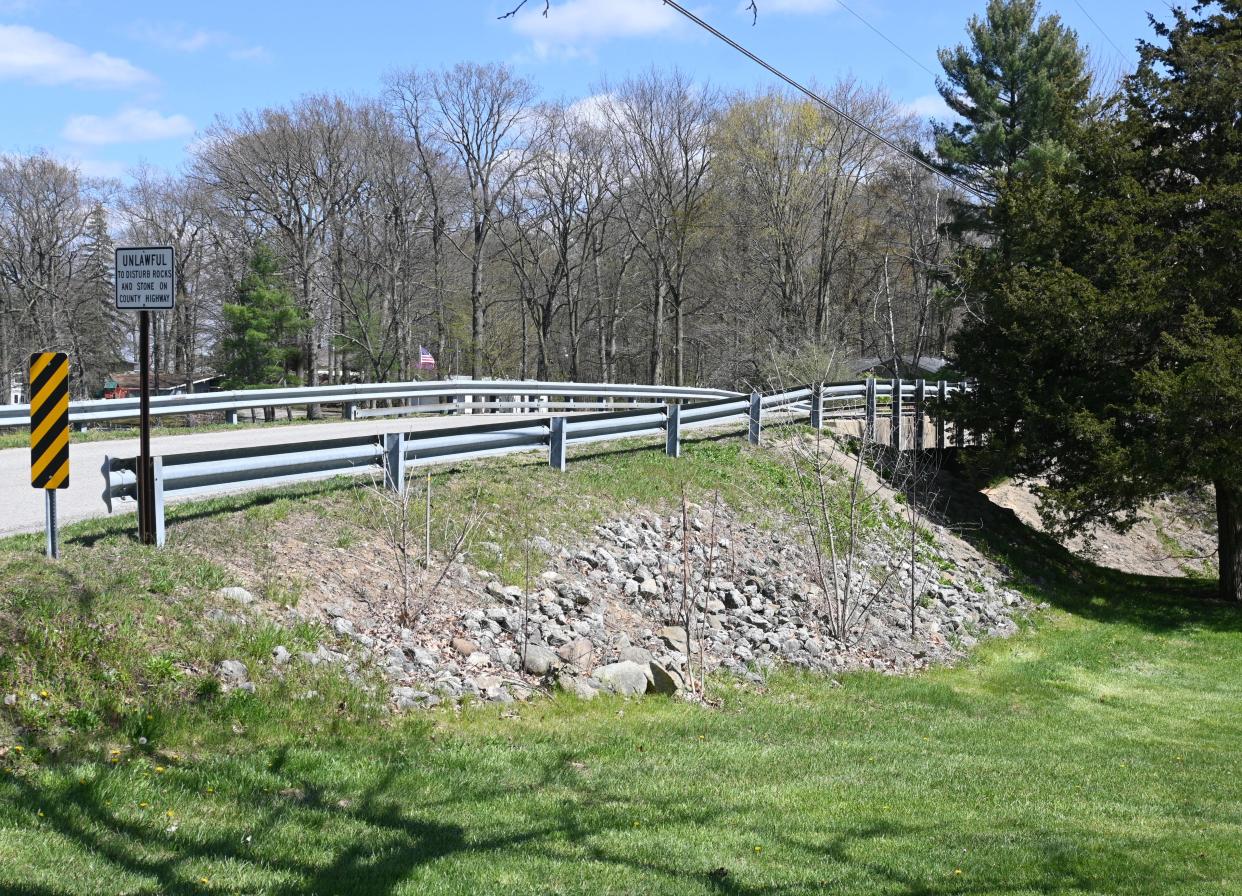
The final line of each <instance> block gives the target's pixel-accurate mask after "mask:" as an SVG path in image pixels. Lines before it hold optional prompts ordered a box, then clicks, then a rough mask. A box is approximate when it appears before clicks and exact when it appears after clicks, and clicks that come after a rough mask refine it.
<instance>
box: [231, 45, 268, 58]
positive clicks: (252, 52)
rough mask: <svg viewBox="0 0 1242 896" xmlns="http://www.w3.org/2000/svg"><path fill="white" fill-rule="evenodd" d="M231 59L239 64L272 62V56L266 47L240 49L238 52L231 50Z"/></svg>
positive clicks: (256, 46)
mask: <svg viewBox="0 0 1242 896" xmlns="http://www.w3.org/2000/svg"><path fill="white" fill-rule="evenodd" d="M229 58H230V59H235V60H237V61H238V62H271V61H272V54H271V53H269V52H268V51H267V48H266V47H261V46H258V45H257V44H256V45H255V46H253V47H238V48H237V49H236V50H229Z"/></svg>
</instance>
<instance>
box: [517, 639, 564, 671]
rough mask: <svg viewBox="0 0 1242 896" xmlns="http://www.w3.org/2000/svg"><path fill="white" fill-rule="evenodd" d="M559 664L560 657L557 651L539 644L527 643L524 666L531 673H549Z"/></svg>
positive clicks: (523, 659) (523, 660)
mask: <svg viewBox="0 0 1242 896" xmlns="http://www.w3.org/2000/svg"><path fill="white" fill-rule="evenodd" d="M558 665H560V657H558V656H557V655H556V651H554V650H552V649H551V648H548V647H543V646H541V645H538V644H528V645H526V654H525V656H524V657H523V658H522V668H523V669H525V670H526V671H527V672H529V673H530V674H531V675H547V674H548V673H549V672H551V671H552V669H554V668H555V667H556V666H558Z"/></svg>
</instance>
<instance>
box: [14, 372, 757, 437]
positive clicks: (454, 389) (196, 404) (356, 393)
mask: <svg viewBox="0 0 1242 896" xmlns="http://www.w3.org/2000/svg"><path fill="white" fill-rule="evenodd" d="M738 394H740V393H737V392H730V391H728V390H725V389H699V388H693V387H682V386H647V385H639V384H628V383H551V382H541V381H536V380H460V381H459V380H451V381H450V380H435V381H428V382H408V383H351V384H348V385H341V386H305V387H293V388H288V389H242V390H235V391H231V392H197V393H191V394H188V395H156V396H152V398H151V414H152V416H156V417H169V416H174V415H178V414H203V413H212V412H215V413H223V414H225V416H226V419H228V420H229V422H231V423H235V422H237V412H238V411H244V410H250V409H251V408H266V407H282V408H288V407H300V406H304V405H317V404H339V405H342V406H343V407H344V409H345V413H344V415H343V416H345V417H348V418H349V419H356V418H357V417H359V416H364V415H369V412H365V411H363V412H361V413H360V412H359V408H358V406H359V405H361V404H364V403H366V402H375V401H429V400H431V401H432V404H430V405H407V406H403V407H399V408H384V409H382V410H383V411H384V412H386V413H388V414H396V413H410V414H412V413H420V412H423V411H446V410H453V411H458V410H464V411H466V412H469V411H471V410H474V409H484V408H495V407H500V406H502V405H505V406H509V407H515V406H520V408H521V409H526V410H535V411H539V412H546V411H547V410H549V409H550V408H549V403H550V402H552V400H553V399H563V400H565V401H566V402H567V403H571V404H572V403H573V402H575V401H576V400H577V399H584V398H586V399H593V400H595V401H596V402H600V403H602V402H608V401H624V402H627V403H628V402H635V401H644V400H645V401H649V402H650V401H658V402H664V401H669V400H693V399H705V398H722V397H727V396H732V395H738ZM476 396H487V397H497V396H507V397H508V399H509V401H508V402H507V403H505V402H501V403H498V404H493V403H489V402H478V401H476V400H475V397H476ZM435 399H439V401H438V402H435V401H434V400H435ZM138 404H139V399H138V397H137V396H135V397H133V398H103V399H93V400H89V401H71V402H70V403H69V422H70V423H102V422H115V421H119V420H133V419H136V418H137V417H138ZM515 409H517V408H515ZM376 416H378V415H376ZM29 425H30V405H28V404H12V405H0V427H5V426H29Z"/></svg>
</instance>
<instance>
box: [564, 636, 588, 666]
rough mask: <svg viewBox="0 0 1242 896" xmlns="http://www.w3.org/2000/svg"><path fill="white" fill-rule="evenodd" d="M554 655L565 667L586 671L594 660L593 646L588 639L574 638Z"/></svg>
mask: <svg viewBox="0 0 1242 896" xmlns="http://www.w3.org/2000/svg"><path fill="white" fill-rule="evenodd" d="M556 655H557V656H559V657H560V658H561V662H563V663H565V665H567V666H574V667H576V668H578V669H582V670H583V671H588V670H590V668H591V663H592V660H593V659H594V658H595V645H594V644H592V643H591V641H590V639H589V638H575V639H574V640H573V641H570V642H569V643H568V644H564V645H562V646H561V648H560V649H559V650H557V651H556Z"/></svg>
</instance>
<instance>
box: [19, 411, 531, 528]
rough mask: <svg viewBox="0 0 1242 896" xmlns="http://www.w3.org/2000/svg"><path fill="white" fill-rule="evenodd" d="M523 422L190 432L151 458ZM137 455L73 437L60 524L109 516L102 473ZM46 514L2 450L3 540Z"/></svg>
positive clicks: (26, 459)
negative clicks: (108, 462) (113, 460)
mask: <svg viewBox="0 0 1242 896" xmlns="http://www.w3.org/2000/svg"><path fill="white" fill-rule="evenodd" d="M525 416H527V415H522V414H488V415H486V416H477V417H475V416H468V417H463V416H451V417H450V416H444V417H405V418H395V419H391V420H382V419H375V420H356V421H343V422H339V423H313V424H306V425H302V426H271V427H264V426H263V424H261V423H260V424H255V425H253V426H244V427H242V428H239V429H235V430H229V431H227V432H207V433H193V432H190V433H187V434H185V435H177V436H159V437H158V438H154V439H152V440H151V453H152V454H153V455H161V454H177V453H180V452H185V451H208V450H211V449H224V448H246V447H250V446H254V445H274V444H279V443H282V442H296V441H299V440H305V441H313V440H319V439H334V438H344V437H348V436H359V435H366V434H374V433H381V432H398V431H406V432H413V431H414V430H420V429H439V428H442V427H446V426H461V425H463V424H468V423H499V422H501V421H504V420H521V419H523V418H524V417H525ZM137 454H138V440H137V439H136V438H128V439H117V440H114V441H107V442H82V443H78V444H75V443H74V442H73V437H72V436H70V441H69V488H67V489H61V490H60V491H59V492H58V494H57V497H56V501H57V519H58V520H59V521H60V523H61V524H65V523H72V522H75V521H77V520H84V519H88V518H90V517H96V516H106V515H107V513H108V508H107V507H106V506H105V505H104V502H103V474H102V473H101V472H100V470H101V469H102V467H103V463H104V457H105V456H111V457H134V456H135V455H137ZM245 490H246V487H245V486H244V485H242V486H239V487H238V488H237V491H239V492H240V491H245ZM136 506H137V505H136V503H135V502H133V501H120V502H114V503H113V507H114V511H113V512H114V513H116V514H124V513H131V514H132V513H133V512H134V510H135V508H136ZM44 513H45V511H44V497H43V492H42V490H41V489H35V488H31V486H30V449H29V448H5V449H3V450H0V535H14V534H17V533H19V532H35V531H41V530H42V529H43V524H44Z"/></svg>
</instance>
